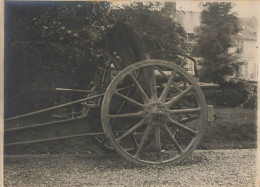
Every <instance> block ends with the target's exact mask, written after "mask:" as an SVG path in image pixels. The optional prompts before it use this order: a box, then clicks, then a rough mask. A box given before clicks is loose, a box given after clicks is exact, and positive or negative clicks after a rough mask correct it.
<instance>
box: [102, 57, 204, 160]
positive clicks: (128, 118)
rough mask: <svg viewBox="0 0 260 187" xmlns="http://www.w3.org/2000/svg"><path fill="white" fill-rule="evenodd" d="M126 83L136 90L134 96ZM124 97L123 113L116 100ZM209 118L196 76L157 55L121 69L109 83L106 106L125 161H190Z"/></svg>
mask: <svg viewBox="0 0 260 187" xmlns="http://www.w3.org/2000/svg"><path fill="white" fill-rule="evenodd" d="M124 87H125V88H129V89H134V92H133V93H132V94H131V95H129V94H128V93H129V91H128V90H127V89H122V88H124ZM117 90H121V91H117ZM122 101H124V102H125V103H126V104H125V106H124V108H122V109H121V110H120V113H118V112H117V111H118V110H117V108H118V107H117V104H116V103H118V102H119V103H120V102H122ZM206 119H207V108H206V103H205V99H204V95H203V93H202V91H201V89H200V87H199V86H198V84H197V82H196V80H195V79H194V78H193V77H192V76H190V75H189V74H188V73H187V72H186V71H185V70H184V69H183V68H181V67H179V66H177V65H175V64H173V63H172V62H168V61H164V60H157V59H151V60H144V61H141V62H138V63H135V64H132V65H130V66H128V67H127V68H125V69H124V70H122V71H121V72H120V73H119V74H118V75H117V76H116V77H115V78H114V79H113V81H112V82H111V83H110V85H109V86H108V88H107V91H106V93H105V96H104V99H103V103H102V110H101V120H102V125H103V129H104V132H105V135H106V137H107V138H108V139H109V141H110V144H111V146H112V147H113V148H114V149H115V150H116V151H117V152H118V153H119V154H120V155H121V156H122V157H123V158H125V159H126V160H128V161H131V162H134V163H136V164H143V165H149V164H151V165H156V164H167V163H176V162H179V161H182V160H183V159H185V158H186V157H187V156H189V155H190V154H191V153H192V152H193V151H194V149H195V148H196V147H197V145H198V144H199V142H200V140H201V138H202V136H203V134H204V131H205V124H206ZM133 137H134V141H133ZM129 147H135V149H128V148H129Z"/></svg>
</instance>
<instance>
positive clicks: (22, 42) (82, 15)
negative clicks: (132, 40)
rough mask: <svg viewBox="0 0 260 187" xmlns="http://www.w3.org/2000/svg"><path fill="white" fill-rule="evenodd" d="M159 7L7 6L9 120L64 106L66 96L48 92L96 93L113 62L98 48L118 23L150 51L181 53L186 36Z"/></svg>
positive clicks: (91, 4)
mask: <svg viewBox="0 0 260 187" xmlns="http://www.w3.org/2000/svg"><path fill="white" fill-rule="evenodd" d="M158 6H159V4H156V3H153V4H152V3H148V4H147V5H144V4H143V3H137V4H131V5H128V6H123V7H121V8H119V9H116V8H112V7H111V3H109V2H76V1H75V2H6V3H5V10H6V11H5V12H6V17H5V21H6V23H5V29H6V32H5V112H6V114H7V115H15V114H19V113H25V112H29V111H32V110H37V109H41V108H45V107H48V106H52V105H54V104H57V103H60V102H61V101H60V100H59V98H60V95H58V96H56V97H52V95H53V94H52V93H49V92H47V91H46V90H47V89H46V90H44V89H43V88H55V87H65V88H79V89H90V88H91V86H89V85H90V82H91V81H92V80H94V79H95V81H96V82H98V76H96V75H99V73H100V72H102V68H104V65H105V62H107V61H109V59H107V56H106V55H104V53H103V52H102V50H100V48H99V47H98V46H97V44H98V43H99V42H100V41H101V40H102V39H103V38H104V37H105V35H106V33H107V32H108V31H109V30H110V29H111V28H112V27H113V26H114V25H115V23H117V22H118V21H124V22H126V23H127V24H129V25H130V26H131V27H132V28H133V29H134V30H136V31H137V32H138V34H139V36H140V37H141V38H142V39H143V40H144V41H145V42H146V43H147V46H148V48H147V50H148V51H150V50H156V49H166V48H167V49H177V48H179V47H180V46H181V45H182V44H183V42H184V40H183V37H184V30H183V29H182V27H181V26H180V25H179V24H178V23H176V22H173V21H172V20H171V19H170V18H167V17H164V16H163V14H162V13H161V12H160V11H159V9H158ZM27 88H29V90H28V91H26V89H27ZM31 88H35V90H34V91H32V89H31ZM38 88H40V89H38ZM37 89H38V90H37ZM69 99H71V97H69ZM67 101H68V100H67Z"/></svg>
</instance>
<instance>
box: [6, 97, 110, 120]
mask: <svg viewBox="0 0 260 187" xmlns="http://www.w3.org/2000/svg"><path fill="white" fill-rule="evenodd" d="M104 94H105V93H102V94H98V95H95V96H91V97H87V98H84V99H79V100H76V101H72V102H69V103H65V104H61V105H57V106H54V107H50V108H45V109H42V110H38V111H35V112H30V113H27V114H22V115H19V116H15V117H11V118H7V119H5V121H10V120H14V119H18V118H22V117H27V116H31V115H34V114H39V113H43V112H47V111H50V110H54V109H58V108H62V107H65V106H69V105H73V104H76V103H80V102H83V101H87V100H91V99H95V98H98V97H102V96H104Z"/></svg>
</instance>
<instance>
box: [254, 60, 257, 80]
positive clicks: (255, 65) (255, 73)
mask: <svg viewBox="0 0 260 187" xmlns="http://www.w3.org/2000/svg"><path fill="white" fill-rule="evenodd" d="M257 69H258V67H257V63H254V71H253V76H254V78H257V75H258V71H257Z"/></svg>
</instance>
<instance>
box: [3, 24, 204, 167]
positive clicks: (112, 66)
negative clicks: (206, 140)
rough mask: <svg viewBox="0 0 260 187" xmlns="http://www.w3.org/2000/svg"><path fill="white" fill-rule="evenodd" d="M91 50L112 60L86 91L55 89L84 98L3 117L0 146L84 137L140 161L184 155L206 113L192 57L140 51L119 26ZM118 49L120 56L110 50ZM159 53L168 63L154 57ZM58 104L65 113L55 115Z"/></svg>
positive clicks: (191, 147)
mask: <svg viewBox="0 0 260 187" xmlns="http://www.w3.org/2000/svg"><path fill="white" fill-rule="evenodd" d="M118 40H121V42H119V44H118V43H117V42H116V41H118ZM122 43H123V45H122ZM98 47H100V48H101V49H102V50H103V51H104V53H105V54H107V56H108V57H109V58H110V59H112V63H106V66H105V68H104V70H103V71H102V75H100V77H101V82H100V84H94V85H93V87H92V89H91V90H75V89H57V90H62V91H73V92H82V93H84V94H85V97H84V98H82V99H79V100H75V101H72V102H68V103H64V104H61V105H57V106H53V107H50V108H45V109H42V110H39V111H34V112H30V113H27V114H22V115H19V116H15V117H11V118H7V119H5V146H12V145H19V144H28V143H35V142H42V141H51V140H56V139H65V138H72V137H80V136H92V137H93V140H94V142H95V143H97V144H98V145H100V146H101V147H103V148H105V149H112V150H115V151H116V152H117V153H118V154H119V155H120V156H122V157H123V158H124V159H126V160H128V161H130V162H133V163H135V164H140V165H158V164H169V163H176V162H179V161H182V160H184V159H185V158H186V157H188V156H189V155H190V154H192V152H193V151H194V150H195V148H196V147H197V146H198V144H199V142H200V141H201V139H202V137H203V134H204V132H205V125H206V122H207V117H208V116H207V115H208V114H207V106H206V102H205V98H204V95H203V92H202V90H201V88H200V85H199V83H198V82H197V81H196V77H197V66H196V61H195V60H194V59H193V58H192V57H190V56H188V55H185V54H182V53H178V52H172V51H163V50H160V51H153V52H150V53H145V52H144V49H143V47H142V42H141V39H140V38H139V37H138V36H137V34H136V33H135V32H134V31H133V30H132V29H131V28H130V27H128V26H127V25H126V24H124V23H118V24H116V25H115V26H114V28H113V29H112V30H111V31H110V32H109V33H108V35H107V37H105V38H104V39H103V40H102V42H101V43H100V44H99V45H98ZM123 53H124V54H126V55H123V56H124V57H123V58H120V59H118V58H117V56H116V55H115V54H123ZM167 55H168V56H171V59H170V60H163V59H158V58H161V57H162V56H167ZM187 63H193V65H194V72H195V77H194V75H191V74H189V73H188V72H187V71H186V69H185V65H186V64H187ZM93 82H95V80H94V81H93ZM63 108H70V109H71V110H70V111H72V112H70V113H68V114H63V115H61V114H59V115H58V114H57V111H61V110H62V109H63ZM28 118H29V119H31V121H32V123H28ZM25 119H26V120H25Z"/></svg>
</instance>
